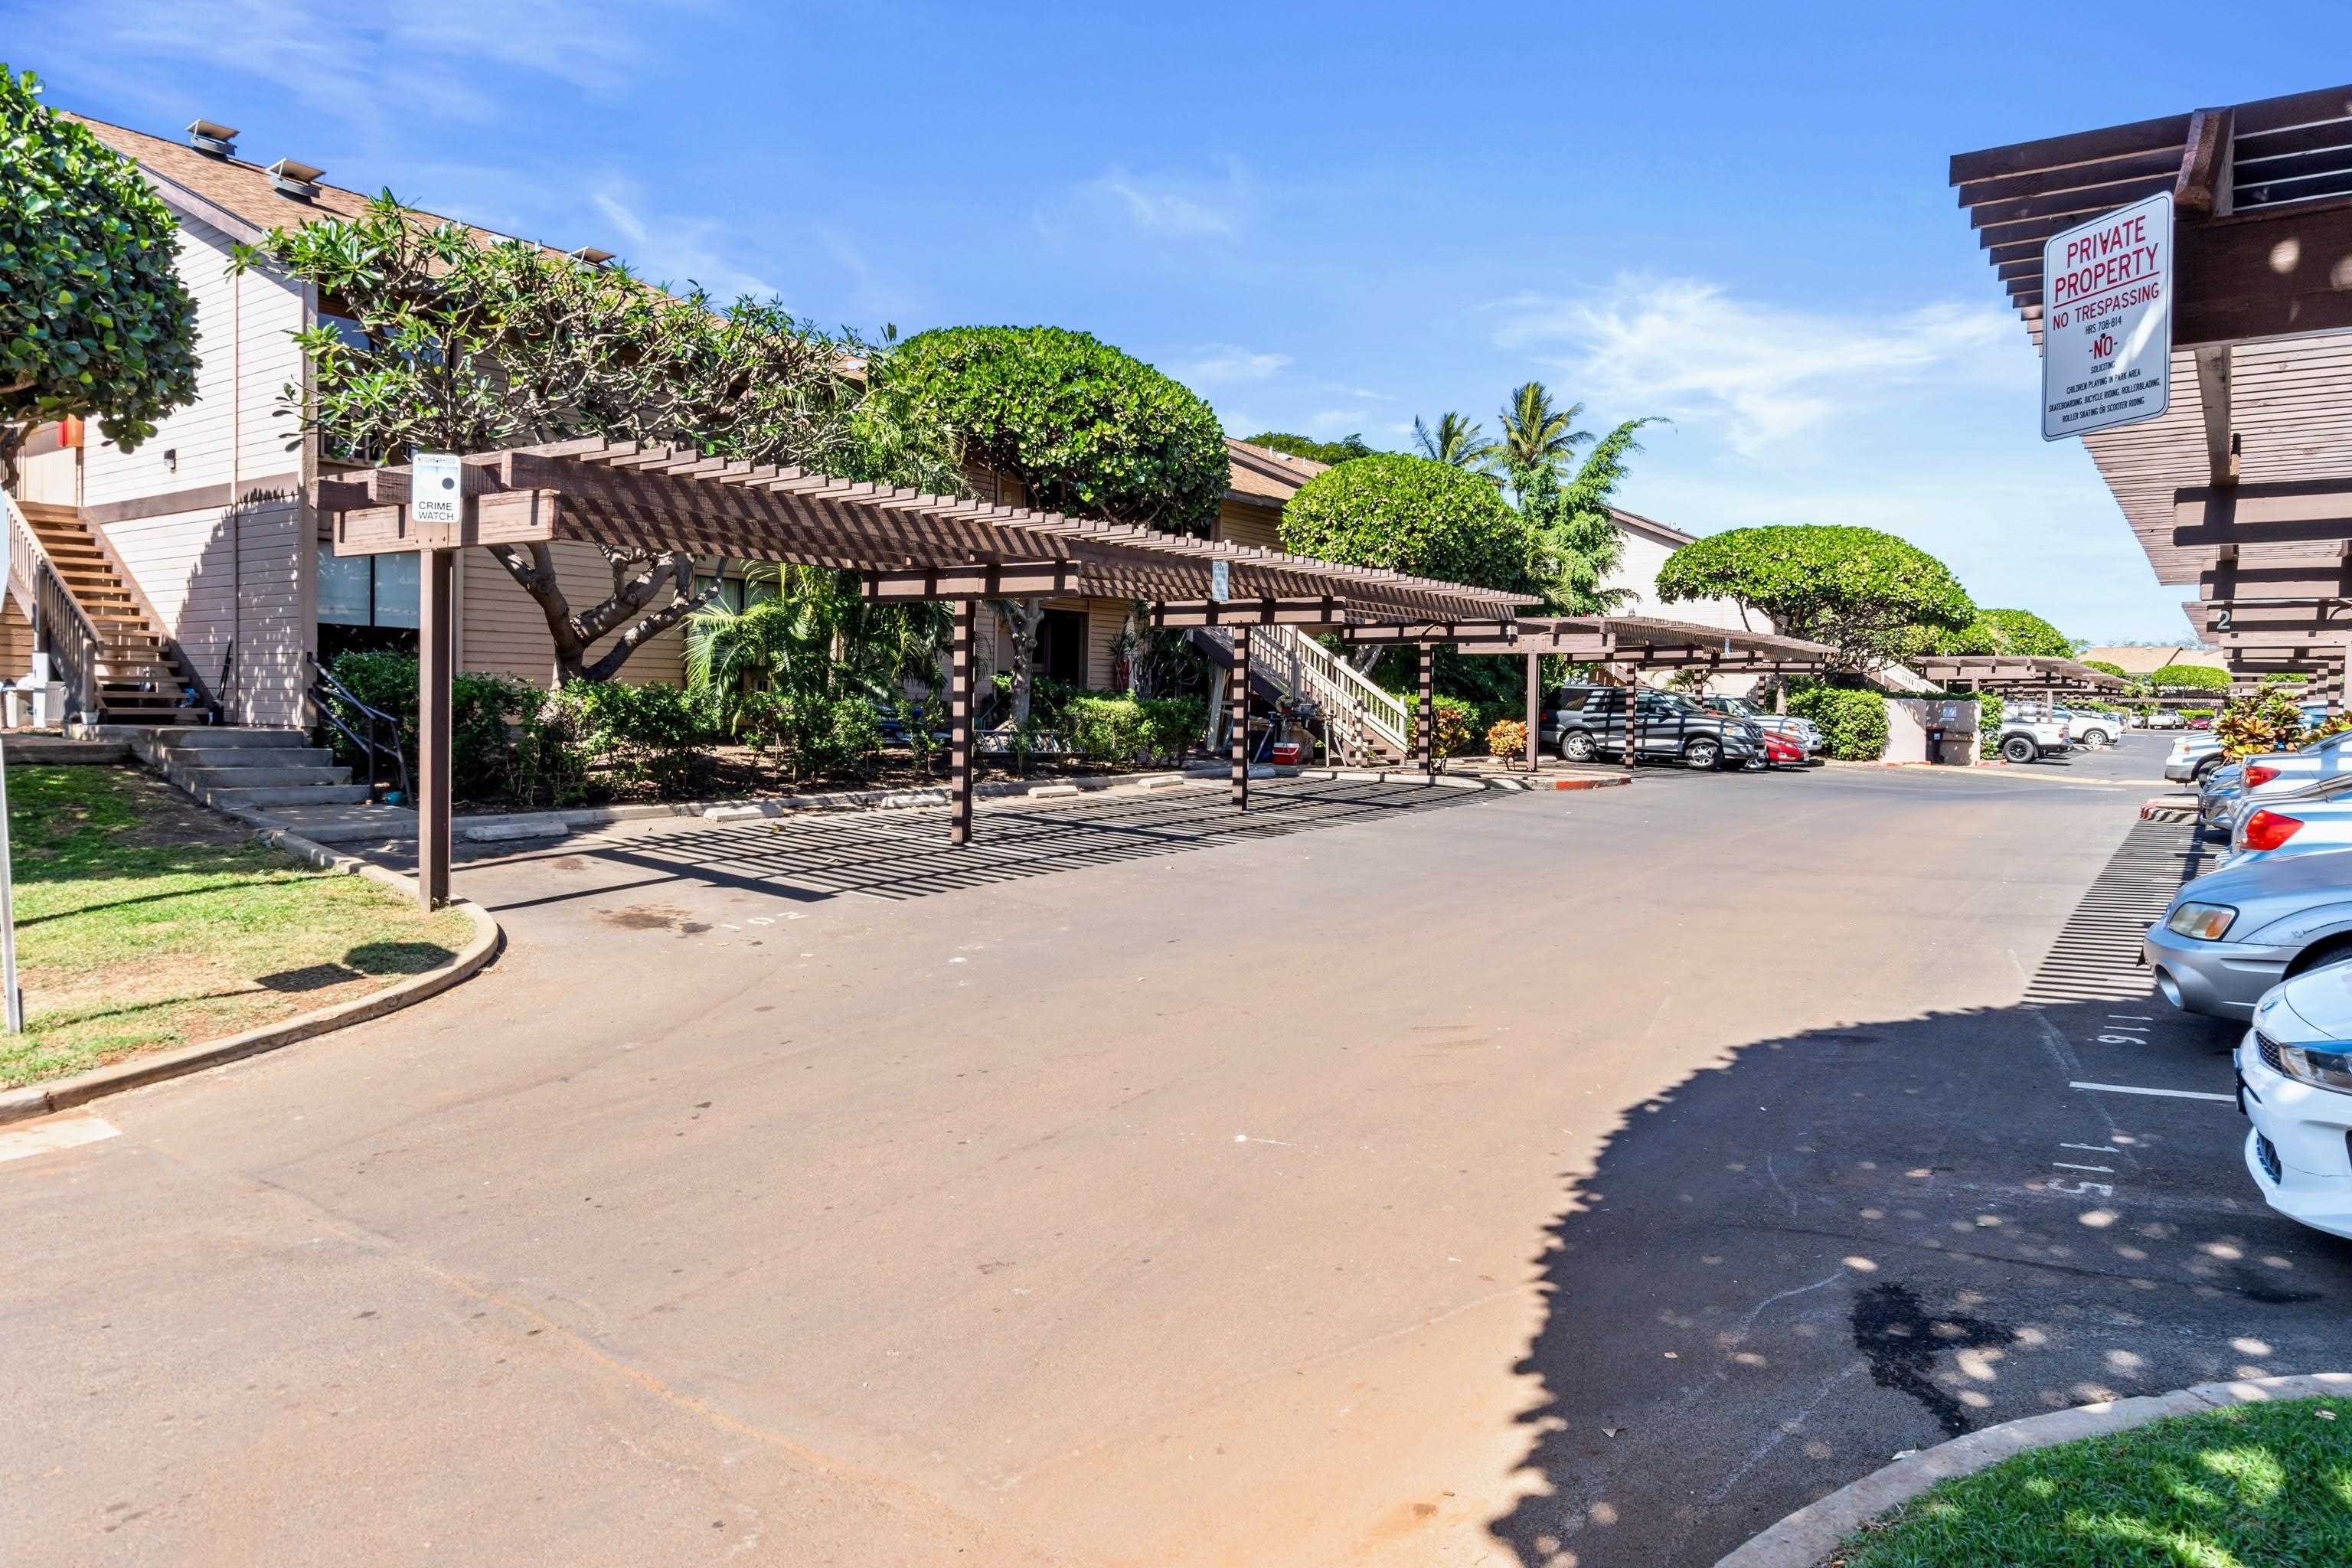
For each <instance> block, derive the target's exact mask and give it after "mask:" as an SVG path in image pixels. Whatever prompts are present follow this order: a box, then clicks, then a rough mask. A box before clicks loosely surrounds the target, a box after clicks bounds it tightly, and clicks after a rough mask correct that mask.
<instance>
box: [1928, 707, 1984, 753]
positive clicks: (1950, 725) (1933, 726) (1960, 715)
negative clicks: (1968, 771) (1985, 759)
mask: <svg viewBox="0 0 2352 1568" xmlns="http://www.w3.org/2000/svg"><path fill="white" fill-rule="evenodd" d="M1927 760H1928V761H1929V762H1931V763H1945V764H1947V765H1950V766H1958V767H1966V766H1968V765H1969V763H1973V762H1975V761H1976V760H1977V705H1976V703H1975V702H1974V701H1967V702H1937V704H1935V706H1934V707H1933V708H1931V709H1930V710H1928V714H1927Z"/></svg>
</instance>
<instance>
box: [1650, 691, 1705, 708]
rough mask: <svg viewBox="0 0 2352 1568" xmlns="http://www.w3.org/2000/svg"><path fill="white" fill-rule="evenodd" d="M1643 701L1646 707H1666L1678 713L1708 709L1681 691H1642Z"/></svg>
mask: <svg viewBox="0 0 2352 1568" xmlns="http://www.w3.org/2000/svg"><path fill="white" fill-rule="evenodd" d="M1642 702H1643V706H1644V707H1654V708H1664V709H1667V710H1671V711H1674V712H1677V713H1704V712H1706V709H1704V708H1702V707H1700V706H1699V705H1698V704H1697V703H1696V702H1695V701H1693V700H1691V699H1690V698H1687V697H1685V696H1684V695H1683V694H1682V693H1681V692H1679V691H1644V692H1643V693H1642Z"/></svg>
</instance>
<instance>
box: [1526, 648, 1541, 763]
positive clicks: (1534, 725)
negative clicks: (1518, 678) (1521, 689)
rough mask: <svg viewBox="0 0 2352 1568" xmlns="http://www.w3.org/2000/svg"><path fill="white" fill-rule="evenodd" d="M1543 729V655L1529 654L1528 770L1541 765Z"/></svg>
mask: <svg viewBox="0 0 2352 1568" xmlns="http://www.w3.org/2000/svg"><path fill="white" fill-rule="evenodd" d="M1542 729H1543V655H1541V654H1539V653H1531V654H1529V655H1528V773H1534V772H1536V771H1537V769H1538V766H1539V765H1540V764H1539V762H1538V751H1537V748H1538V745H1539V744H1540V741H1539V731H1541V730H1542Z"/></svg>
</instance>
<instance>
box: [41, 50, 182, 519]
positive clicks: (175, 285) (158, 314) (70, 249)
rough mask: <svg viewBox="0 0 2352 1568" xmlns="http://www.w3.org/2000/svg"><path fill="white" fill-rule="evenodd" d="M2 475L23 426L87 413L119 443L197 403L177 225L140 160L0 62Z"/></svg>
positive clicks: (125, 444) (131, 443)
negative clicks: (61, 112) (177, 264)
mask: <svg viewBox="0 0 2352 1568" xmlns="http://www.w3.org/2000/svg"><path fill="white" fill-rule="evenodd" d="M0 170H5V171H6V177H5V179H0V481H5V482H8V483H11V484H13V483H14V482H15V479H16V450H17V447H18V446H19V444H20V443H21V441H22V439H23V437H24V436H25V434H26V428H27V427H28V426H31V425H34V424H38V423H41V422H44V421H47V420H52V419H62V418H66V417H68V416H70V417H76V418H94V419H96V420H97V421H98V425H99V428H100V430H102V431H104V432H105V434H106V437H107V439H108V440H110V441H112V442H114V443H115V444H116V445H117V446H119V447H121V448H122V449H123V450H125V451H129V450H131V448H133V447H137V446H138V445H139V444H140V443H141V442H142V441H143V440H145V439H146V438H147V437H150V436H152V435H153V434H154V433H155V424H156V421H157V420H159V419H161V418H163V416H165V415H167V414H169V413H171V412H172V410H173V409H174V408H178V407H182V406H184V405H187V404H190V403H193V402H194V401H195V396H196V349H195V327H196V308H195V302H194V300H191V299H190V298H189V296H188V291H187V289H186V288H185V287H184V285H183V284H182V283H181V281H180V275H179V273H178V271H177V270H176V269H175V268H174V261H175V259H176V254H177V253H176V248H175V245H174V237H175V236H176V235H177V233H178V229H179V226H178V225H177V224H176V223H175V222H173V217H172V214H171V212H170V210H169V209H168V208H166V207H165V206H164V205H163V203H162V202H160V201H158V200H157V199H156V197H155V194H154V192H153V191H152V190H151V189H150V188H149V187H148V184H147V182H146V181H145V180H144V179H142V177H141V176H140V174H139V171H138V168H137V166H136V165H134V164H133V163H131V160H130V159H128V158H125V157H123V156H122V155H121V153H116V152H114V151H113V150H111V149H110V148H109V147H107V146H106V145H105V144H104V143H103V142H100V141H99V139H98V138H97V137H95V136H93V135H91V134H90V133H89V130H88V129H87V128H85V127H83V126H81V125H79V124H77V123H75V122H74V121H70V120H66V119H63V118H60V117H59V116H58V115H57V114H54V113H52V112H51V111H50V110H49V108H48V106H47V105H46V104H44V103H43V102H42V101H41V89H40V83H39V82H38V81H37V79H35V77H34V75H33V73H32V72H31V71H26V72H24V73H23V74H22V75H19V74H17V73H16V72H15V71H12V70H11V69H9V68H8V67H7V66H6V64H5V63H0Z"/></svg>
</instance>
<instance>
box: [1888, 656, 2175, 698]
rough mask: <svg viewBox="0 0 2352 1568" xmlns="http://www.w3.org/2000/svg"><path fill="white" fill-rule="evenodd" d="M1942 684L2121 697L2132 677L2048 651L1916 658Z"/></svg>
mask: <svg viewBox="0 0 2352 1568" xmlns="http://www.w3.org/2000/svg"><path fill="white" fill-rule="evenodd" d="M1915 663H1916V668H1917V669H1918V671H1919V673H1920V674H1921V675H1922V676H1924V677H1926V678H1927V679H1929V680H1932V681H1934V682H1935V683H1936V684H1937V685H1938V686H1942V687H1946V688H1950V687H1955V686H1962V687H1967V688H1969V689H1972V690H1977V691H1991V692H1997V693H1999V694H2000V696H2002V697H2038V698H2042V699H2043V700H2056V699H2058V698H2061V697H2121V696H2123V695H2124V694H2125V693H2126V692H2127V691H2129V690H2130V689H2131V688H2130V685H2129V683H2127V682H2126V681H2124V680H2122V679H2118V678H2116V677H2115V676H2112V675H2109V674H2108V673H2107V672H2106V671H2105V670H2104V669H2093V668H2091V667H2090V666H2088V665H2085V664H2080V663H2077V662H2076V661H2075V660H2074V659H2071V658H2051V657H2049V656H2048V655H2044V654H1952V655H1937V656H1934V657H1931V658H1922V659H1918V660H1916V661H1915Z"/></svg>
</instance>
